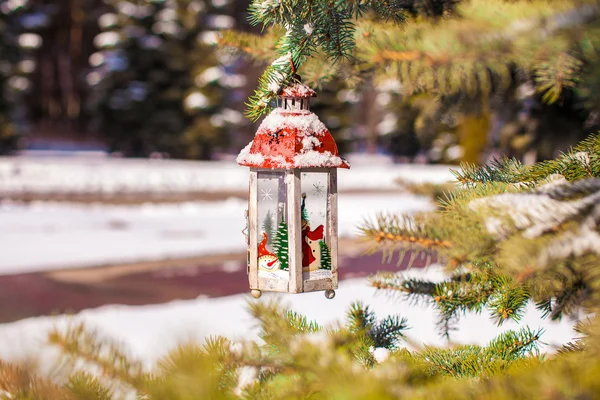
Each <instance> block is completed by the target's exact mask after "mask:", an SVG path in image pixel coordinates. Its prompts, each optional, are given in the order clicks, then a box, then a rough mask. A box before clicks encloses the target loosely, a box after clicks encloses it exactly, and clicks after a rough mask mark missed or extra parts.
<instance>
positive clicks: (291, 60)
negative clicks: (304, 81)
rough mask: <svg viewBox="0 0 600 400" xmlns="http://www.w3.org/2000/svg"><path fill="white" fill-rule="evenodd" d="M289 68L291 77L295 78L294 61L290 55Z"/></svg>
mask: <svg viewBox="0 0 600 400" xmlns="http://www.w3.org/2000/svg"><path fill="white" fill-rule="evenodd" d="M290 68H291V69H292V75H293V76H294V77H296V66H295V65H294V59H293V58H292V55H291V54H290Z"/></svg>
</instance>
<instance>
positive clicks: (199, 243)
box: [0, 157, 452, 274]
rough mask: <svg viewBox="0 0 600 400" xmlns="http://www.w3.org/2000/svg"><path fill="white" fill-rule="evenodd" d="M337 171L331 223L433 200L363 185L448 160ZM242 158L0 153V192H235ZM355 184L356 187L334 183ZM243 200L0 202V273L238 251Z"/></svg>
mask: <svg viewBox="0 0 600 400" xmlns="http://www.w3.org/2000/svg"><path fill="white" fill-rule="evenodd" d="M355 164H356V165H355V166H353V168H352V169H351V170H350V171H347V170H341V171H340V173H339V181H340V182H339V187H340V191H341V192H342V193H341V194H340V196H339V224H340V227H339V230H340V235H341V236H351V235H353V234H355V233H356V226H357V225H359V224H360V223H361V222H362V221H363V220H364V219H365V218H372V217H373V216H374V215H375V214H376V213H377V212H380V211H390V212H415V211H420V210H426V209H429V208H431V207H432V205H431V203H430V202H429V201H428V200H427V199H426V198H423V197H419V196H414V195H411V194H408V193H404V194H403V193H383V194H381V193H380V194H369V193H367V192H368V191H369V190H373V189H390V188H397V187H398V186H397V185H396V184H395V183H394V180H395V179H397V178H402V179H404V180H407V181H411V182H445V181H448V180H450V179H452V175H451V173H450V172H449V169H448V167H444V166H425V165H394V164H387V163H385V162H383V163H382V162H381V159H368V158H364V157H363V158H359V159H358V160H356V163H355ZM247 187H248V171H247V168H242V167H239V166H237V165H236V164H235V163H234V162H225V161H221V162H192V161H172V160H127V159H104V158H99V159H96V158H90V159H81V158H56V159H47V158H41V159H38V158H19V157H17V158H0V193H19V192H28V193H46V192H52V193H57V192H69V193H90V192H94V191H96V192H98V191H99V192H102V193H114V192H118V191H121V192H128V193H140V192H146V191H147V192H151V193H160V192H161V191H166V192H173V191H182V192H185V191H205V192H210V191H218V192H242V193H243V192H244V191H246V190H247ZM348 190H354V191H355V192H356V191H364V193H361V194H358V193H343V191H348ZM246 208H247V204H246V202H245V201H242V200H240V199H237V198H230V199H227V200H224V201H218V202H208V201H206V202H200V201H198V202H188V203H177V204H142V205H130V206H123V205H121V206H111V205H106V204H69V203H49V202H37V203H31V204H20V203H11V202H4V203H0V243H2V249H3V250H2V253H3V254H2V257H1V258H0V274H13V273H23V272H34V271H42V270H50V269H57V268H77V267H87V266H101V265H106V264H114V263H123V262H139V261H152V260H164V259H172V258H180V257H197V256H202V255H208V254H223V253H230V252H241V251H244V246H245V244H244V243H245V242H244V238H243V236H242V234H241V231H242V229H243V228H244V210H245V209H246Z"/></svg>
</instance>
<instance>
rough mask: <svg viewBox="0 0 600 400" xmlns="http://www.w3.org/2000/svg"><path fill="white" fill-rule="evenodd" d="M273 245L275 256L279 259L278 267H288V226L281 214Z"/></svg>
mask: <svg viewBox="0 0 600 400" xmlns="http://www.w3.org/2000/svg"><path fill="white" fill-rule="evenodd" d="M273 247H274V248H275V253H276V254H277V258H278V259H279V268H280V269H288V268H289V264H288V227H287V224H286V223H285V221H284V220H283V215H282V216H281V222H280V223H279V226H278V227H277V233H276V234H275V238H274V239H273Z"/></svg>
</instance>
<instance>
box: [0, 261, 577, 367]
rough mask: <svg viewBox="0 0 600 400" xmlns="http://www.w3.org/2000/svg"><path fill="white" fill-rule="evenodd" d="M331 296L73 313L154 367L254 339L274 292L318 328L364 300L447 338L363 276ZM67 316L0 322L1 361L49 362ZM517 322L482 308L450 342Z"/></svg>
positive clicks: (420, 340) (568, 325)
mask: <svg viewBox="0 0 600 400" xmlns="http://www.w3.org/2000/svg"><path fill="white" fill-rule="evenodd" d="M408 273H410V274H411V275H413V276H427V277H430V278H431V279H441V277H442V274H441V272H440V271H439V270H438V269H436V268H430V269H429V270H411V271H409V272H408ZM336 293H337V294H336V297H335V298H334V299H333V300H327V299H325V297H324V296H323V293H322V292H316V293H307V294H301V295H275V294H272V295H269V294H265V295H264V296H263V298H262V299H261V300H253V299H252V298H251V297H250V296H249V295H247V294H240V295H234V296H229V297H221V298H213V299H208V298H198V299H196V300H191V301H174V302H171V303H168V304H162V305H152V306H142V307H128V306H106V307H102V308H98V309H94V310H86V311H83V312H81V313H80V314H78V315H77V316H75V317H73V319H74V320H75V321H84V322H86V324H87V325H88V326H90V327H93V328H95V329H97V330H98V331H99V332H101V333H102V334H103V335H104V336H108V337H112V338H114V339H116V340H118V341H119V342H120V343H122V345H123V346H124V348H125V349H126V350H128V351H129V352H130V353H131V354H132V355H134V356H136V357H138V358H139V359H141V360H143V361H145V362H146V363H147V365H151V364H152V363H153V362H155V361H156V360H157V358H159V357H161V356H163V355H164V354H165V352H166V351H168V349H172V348H173V347H174V346H176V345H177V344H178V343H181V342H185V341H189V340H196V341H199V342H202V341H203V340H204V338H206V337H207V336H209V335H223V336H226V337H228V338H230V339H233V340H247V339H256V338H257V329H256V322H255V321H254V320H252V319H251V317H250V316H249V314H248V313H247V303H248V302H249V301H263V299H265V298H266V299H270V298H273V297H278V298H280V299H281V300H283V304H287V305H289V306H290V307H291V308H292V309H293V310H295V311H297V312H300V313H303V314H305V315H306V316H307V317H308V318H310V319H311V320H316V321H317V322H319V323H320V324H322V325H329V326H331V325H332V324H335V323H339V322H340V321H341V320H342V319H343V315H344V314H345V312H346V310H347V309H348V307H349V305H350V303H351V302H353V301H356V300H361V301H363V302H364V303H365V304H368V305H370V306H371V307H373V309H374V310H375V311H376V312H377V314H378V315H379V316H380V317H383V316H386V315H390V314H399V315H401V316H404V317H407V318H408V321H409V324H410V326H411V329H410V330H409V331H408V337H409V338H410V341H411V343H412V344H413V345H417V346H420V345H441V346H444V345H446V344H448V343H447V341H446V340H445V339H443V338H442V337H440V336H439V335H438V334H437V330H436V326H435V321H436V319H437V316H436V314H435V312H434V310H433V309H432V308H431V307H423V306H418V305H415V304H412V303H410V302H408V301H407V300H406V299H401V298H395V299H394V298H391V297H389V296H387V295H385V294H382V293H376V291H375V289H373V288H371V287H369V286H368V284H367V281H366V280H365V279H353V280H348V281H343V282H341V283H340V287H339V289H338V290H337V292H336ZM71 320H72V319H71V318H70V317H65V316H58V317H42V318H31V319H26V320H22V321H18V322H15V323H11V324H5V325H0V358H5V359H7V360H22V359H24V358H26V357H28V356H40V357H42V360H43V362H42V365H43V366H50V365H52V363H53V361H54V360H55V358H56V356H57V352H56V349H53V348H51V347H49V346H48V345H46V344H45V340H46V339H45V338H46V333H47V332H48V330H49V329H51V328H52V327H59V328H63V327H65V326H66V325H67V324H68V322H69V321H71ZM525 324H527V325H529V326H530V328H532V329H537V328H544V329H545V330H546V333H545V334H544V335H543V337H542V340H543V341H544V342H545V343H547V345H545V346H544V347H543V349H542V351H552V350H553V349H555V348H556V347H557V346H559V345H562V344H564V343H565V342H567V341H569V340H571V339H572V338H573V337H574V336H575V334H574V332H573V329H572V327H573V323H572V322H571V321H562V322H560V323H553V322H551V321H547V320H541V319H540V313H539V312H538V311H537V310H536V309H535V306H534V305H533V304H531V305H530V306H529V308H528V310H527V313H526V316H525V317H524V319H523V321H522V322H521V324H520V325H525ZM520 325H519V324H516V323H514V322H510V323H506V324H505V325H503V326H502V327H500V328H498V327H496V326H495V324H494V323H493V322H492V321H491V320H490V318H489V315H488V314H487V313H483V314H481V315H469V316H467V317H465V318H463V319H462V320H461V322H460V324H459V325H458V331H456V332H454V333H453V334H452V336H451V339H452V341H453V342H454V343H475V344H485V343H486V342H488V341H489V340H490V339H491V338H493V337H494V336H496V335H497V334H498V333H499V332H501V331H504V330H507V329H518V328H519V326H520Z"/></svg>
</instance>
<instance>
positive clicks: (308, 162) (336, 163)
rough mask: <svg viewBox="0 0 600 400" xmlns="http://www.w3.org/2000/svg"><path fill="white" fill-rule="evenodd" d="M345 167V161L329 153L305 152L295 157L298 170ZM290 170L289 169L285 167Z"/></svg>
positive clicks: (295, 165)
mask: <svg viewBox="0 0 600 400" xmlns="http://www.w3.org/2000/svg"><path fill="white" fill-rule="evenodd" d="M342 165H344V160H343V159H342V158H341V157H339V156H335V155H333V154H332V153H331V152H329V151H325V152H323V153H321V152H318V151H314V150H311V151H303V152H302V153H300V154H296V155H295V156H294V165H293V167H296V168H309V167H316V166H318V167H329V168H334V167H341V166H342ZM283 168H289V167H283Z"/></svg>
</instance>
